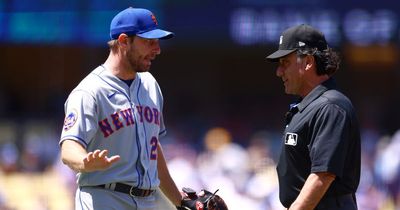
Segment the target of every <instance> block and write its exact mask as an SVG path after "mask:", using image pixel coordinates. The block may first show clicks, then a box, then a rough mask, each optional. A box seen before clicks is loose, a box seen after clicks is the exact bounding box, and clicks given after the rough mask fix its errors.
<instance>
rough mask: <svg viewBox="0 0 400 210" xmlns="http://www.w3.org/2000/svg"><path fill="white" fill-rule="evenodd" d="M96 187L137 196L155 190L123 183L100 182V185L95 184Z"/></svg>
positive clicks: (146, 194) (142, 195) (145, 194)
mask: <svg viewBox="0 0 400 210" xmlns="http://www.w3.org/2000/svg"><path fill="white" fill-rule="evenodd" d="M96 187H100V188H104V189H110V190H114V191H117V192H122V193H126V194H128V195H130V196H137V197H147V196H149V195H151V194H152V193H153V192H154V191H155V190H144V189H139V188H137V187H133V186H130V185H127V184H123V183H111V184H102V185H97V186H96Z"/></svg>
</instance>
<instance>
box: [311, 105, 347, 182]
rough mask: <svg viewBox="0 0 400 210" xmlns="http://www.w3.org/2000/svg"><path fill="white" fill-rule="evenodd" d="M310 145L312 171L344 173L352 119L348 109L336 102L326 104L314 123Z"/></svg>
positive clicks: (339, 175)
mask: <svg viewBox="0 0 400 210" xmlns="http://www.w3.org/2000/svg"><path fill="white" fill-rule="evenodd" d="M313 126H314V127H313V132H312V134H311V135H312V139H311V142H310V145H309V149H310V159H311V172H313V173H315V172H330V173H333V174H335V175H336V176H338V177H341V176H342V174H343V168H344V165H345V164H344V161H345V159H346V155H345V154H346V153H347V150H348V148H349V144H350V141H351V139H349V135H348V134H349V132H350V127H351V126H350V119H349V117H348V115H347V114H346V111H345V110H344V109H342V108H341V107H339V106H337V105H335V104H328V105H325V106H324V107H323V108H322V109H321V110H320V112H319V114H318V115H317V117H316V119H315V121H314V125H313Z"/></svg>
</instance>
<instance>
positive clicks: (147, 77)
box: [137, 72, 158, 86]
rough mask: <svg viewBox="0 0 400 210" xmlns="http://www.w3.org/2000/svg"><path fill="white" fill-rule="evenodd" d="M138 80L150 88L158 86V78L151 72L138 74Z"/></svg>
mask: <svg viewBox="0 0 400 210" xmlns="http://www.w3.org/2000/svg"><path fill="white" fill-rule="evenodd" d="M137 78H138V79H139V80H140V83H141V84H142V85H145V86H148V85H154V84H155V85H157V86H158V83H157V80H156V78H155V77H154V76H153V75H152V74H151V73H150V72H140V73H137Z"/></svg>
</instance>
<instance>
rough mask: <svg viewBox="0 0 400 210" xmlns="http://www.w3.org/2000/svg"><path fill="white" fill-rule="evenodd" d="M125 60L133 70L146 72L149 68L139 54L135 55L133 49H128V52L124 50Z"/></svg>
mask: <svg viewBox="0 0 400 210" xmlns="http://www.w3.org/2000/svg"><path fill="white" fill-rule="evenodd" d="M126 60H127V61H128V63H129V65H130V67H131V69H133V70H134V71H135V72H146V71H148V70H149V69H150V66H146V65H145V64H144V63H143V62H141V61H142V60H143V58H141V57H140V56H136V53H135V49H132V48H131V49H129V51H128V52H126Z"/></svg>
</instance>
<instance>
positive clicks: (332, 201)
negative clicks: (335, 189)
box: [315, 194, 357, 210]
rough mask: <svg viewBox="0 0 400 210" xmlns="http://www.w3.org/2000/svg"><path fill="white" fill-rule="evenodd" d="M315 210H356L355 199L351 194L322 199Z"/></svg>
mask: <svg viewBox="0 0 400 210" xmlns="http://www.w3.org/2000/svg"><path fill="white" fill-rule="evenodd" d="M315 210H357V202H356V197H355V196H354V195H353V194H346V195H339V196H329V197H324V198H322V199H321V201H320V202H319V203H318V205H317V207H316V208H315Z"/></svg>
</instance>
